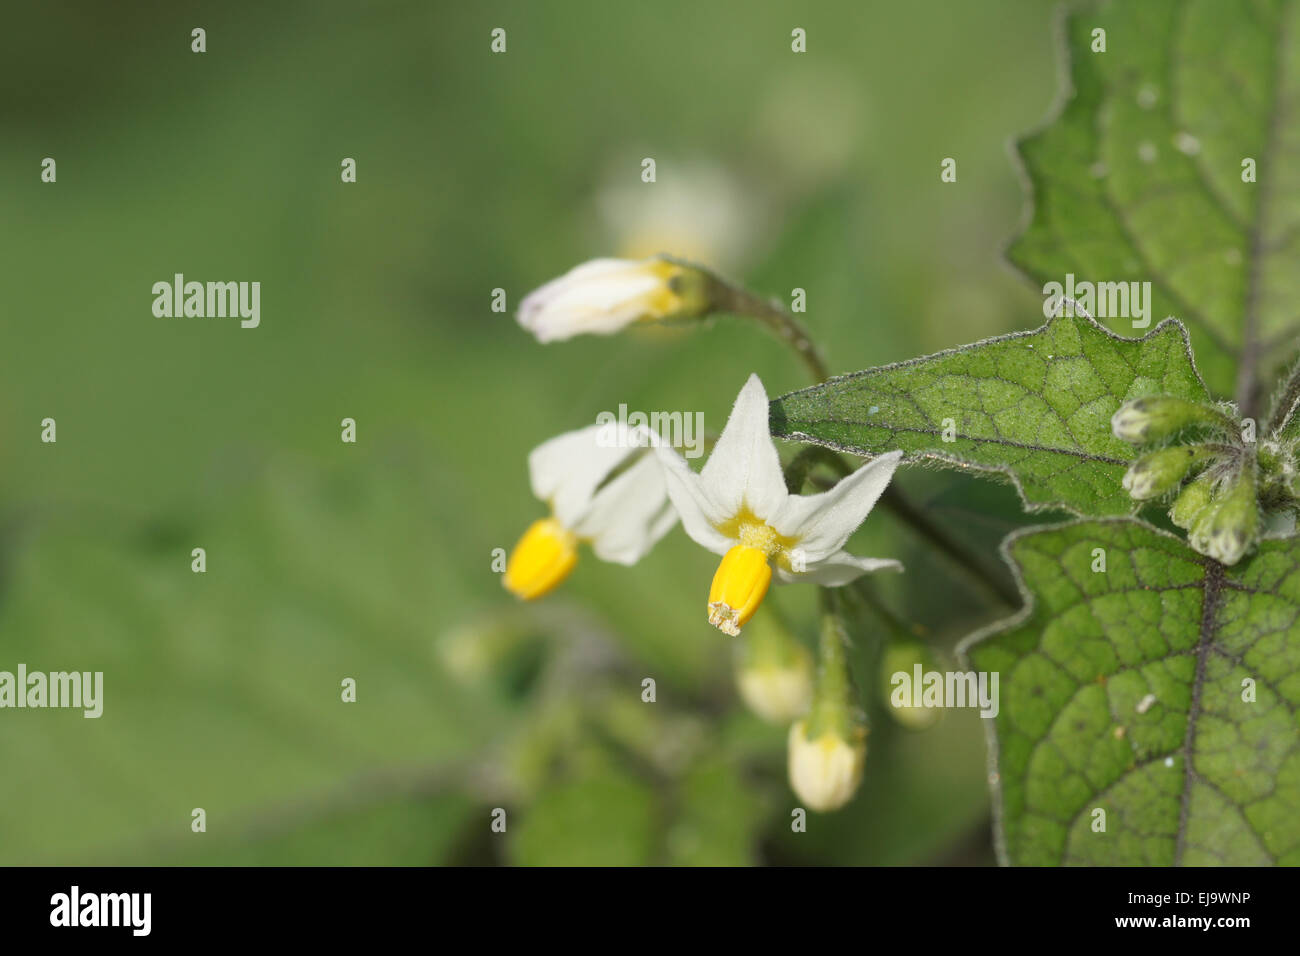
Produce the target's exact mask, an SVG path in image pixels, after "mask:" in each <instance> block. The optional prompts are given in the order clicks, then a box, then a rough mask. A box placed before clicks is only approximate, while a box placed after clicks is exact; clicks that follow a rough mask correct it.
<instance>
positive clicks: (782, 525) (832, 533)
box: [768, 451, 903, 567]
mask: <svg viewBox="0 0 1300 956" xmlns="http://www.w3.org/2000/svg"><path fill="white" fill-rule="evenodd" d="M902 457H903V453H902V452H901V451H891V452H889V454H887V455H881V456H880V457H878V458H874V459H872V460H871V461H869V462H867V464H865V465H863V466H862V467H861V468H859V469H858V470H857V471H855V472H854V473H853V474H851V475H849V476H848V477H847V478H843V479H841V480H840V482H839V483H838V484H837V485H836V486H835V487H834V488H832V489H831V490H830V491H824V492H822V493H821V494H819V495H806V496H800V495H791V496H790V497H789V498H787V499H786V501H785V503H784V505H783V507H782V508H781V510H780V511H779V512H778V513H777V514H776V515H775V516H773V517H772V518H769V519H768V523H769V524H771V525H772V527H773V528H775V529H776V530H777V532H778V533H779V534H782V535H785V536H786V537H788V538H795V539H796V540H797V541H798V547H799V549H800V550H801V551H802V552H803V558H804V561H805V562H807V564H808V566H809V567H812V566H813V565H814V564H816V563H817V562H818V561H821V560H822V559H823V558H825V557H826V556H828V555H830V554H834V553H835V552H836V551H839V550H840V549H841V548H843V547H844V543H845V542H846V541H848V540H849V535H851V534H853V532H854V531H855V530H857V527H858V525H860V524H862V522H863V521H864V520H865V519H866V517H867V514H868V513H870V511H871V509H872V508H873V507H874V506H875V504H876V502H877V501H878V500H879V498H880V496H881V494H882V493H884V490H885V487H886V486H887V485H888V484H889V479H890V478H892V477H893V475H894V469H895V468H897V467H898V462H899V459H901V458H902Z"/></svg>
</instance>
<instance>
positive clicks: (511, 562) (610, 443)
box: [503, 424, 677, 601]
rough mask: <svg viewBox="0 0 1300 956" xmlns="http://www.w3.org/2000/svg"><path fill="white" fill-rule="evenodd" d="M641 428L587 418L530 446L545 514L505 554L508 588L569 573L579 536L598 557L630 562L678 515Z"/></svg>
mask: <svg viewBox="0 0 1300 956" xmlns="http://www.w3.org/2000/svg"><path fill="white" fill-rule="evenodd" d="M653 440H654V439H653V436H651V434H650V432H649V431H647V430H646V429H643V428H638V429H630V428H628V427H626V426H625V425H622V424H618V425H611V424H602V425H591V426H588V427H587V428H583V429H580V430H578V431H573V432H567V433H565V434H563V435H559V436H557V437H555V438H552V439H550V440H549V441H547V442H544V443H543V444H541V445H539V446H538V447H537V448H535V449H533V451H532V453H531V454H529V456H528V473H529V477H530V480H531V483H532V489H533V494H534V495H536V496H537V497H538V498H539V499H541V500H542V501H545V502H547V503H548V504H549V505H550V508H551V514H550V517H547V518H540V519H538V520H537V521H534V522H533V523H532V525H531V526H530V527H529V528H528V530H527V531H525V532H524V535H523V537H522V538H520V539H519V543H518V544H517V545H515V548H514V550H513V551H512V552H511V553H510V558H509V559H508V560H507V562H506V572H505V576H504V579H503V583H504V584H505V586H506V588H507V590H509V591H511V592H512V593H514V594H515V595H516V596H518V597H520V598H522V599H524V600H529V601H530V600H533V599H534V598H538V597H541V596H542V595H544V594H546V593H548V592H550V591H551V590H553V589H554V588H555V587H556V586H557V585H558V584H559V583H560V582H561V581H563V580H564V579H565V578H566V577H568V575H569V572H570V571H572V570H573V566H574V565H575V564H576V563H577V561H578V543H579V542H580V541H586V542H588V543H589V544H590V545H591V549H592V550H593V551H594V552H595V553H596V557H598V558H600V559H601V560H602V561H612V562H614V563H616V564H635V563H636V562H637V561H638V560H640V559H641V558H642V557H643V556H644V555H645V554H646V552H648V551H649V550H650V549H651V548H652V547H653V546H654V544H655V542H657V541H658V540H659V539H660V538H662V537H663V536H664V535H665V534H667V533H668V531H669V530H670V529H671V528H672V527H673V525H675V524H676V523H677V515H676V513H675V512H674V511H673V509H672V506H671V505H670V504H669V502H668V497H667V492H666V490H665V487H664V478H663V469H662V467H661V466H660V464H659V462H658V460H657V459H656V458H655V456H654V455H653V454H652V453H651V452H650V450H649V448H648V447H647V446H648V445H650V444H651V443H652V442H653Z"/></svg>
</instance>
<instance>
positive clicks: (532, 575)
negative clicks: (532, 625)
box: [502, 518, 578, 601]
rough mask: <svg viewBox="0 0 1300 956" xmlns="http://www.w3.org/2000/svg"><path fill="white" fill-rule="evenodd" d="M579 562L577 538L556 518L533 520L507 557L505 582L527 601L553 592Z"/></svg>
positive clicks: (510, 589)
mask: <svg viewBox="0 0 1300 956" xmlns="http://www.w3.org/2000/svg"><path fill="white" fill-rule="evenodd" d="M577 563H578V538H577V535H575V534H574V533H573V532H572V531H570V530H569V529H568V528H566V527H564V525H562V524H560V522H558V521H556V520H555V519H554V518H541V519H539V520H537V521H534V522H533V523H532V524H531V525H529V526H528V530H527V531H525V532H524V536H523V537H522V538H520V539H519V543H518V544H516V545H515V549H514V550H513V551H512V552H510V558H509V559H508V560H507V561H506V573H505V576H504V577H503V578H502V583H503V584H504V585H505V586H506V590H508V591H510V592H511V593H513V594H514V595H515V596H516V597H518V598H521V599H522V600H525V601H532V600H534V599H536V598H539V597H541V596H542V595H544V594H548V593H550V592H551V591H552V590H554V589H555V588H556V586H557V585H559V583H560V582H561V581H563V580H564V579H565V578H567V577H568V576H569V572H570V571H572V570H573V566H574V565H575V564H577Z"/></svg>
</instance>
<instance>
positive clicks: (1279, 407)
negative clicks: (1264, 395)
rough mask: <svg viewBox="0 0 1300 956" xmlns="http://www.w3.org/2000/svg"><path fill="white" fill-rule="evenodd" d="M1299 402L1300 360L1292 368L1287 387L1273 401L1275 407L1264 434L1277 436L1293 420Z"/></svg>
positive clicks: (1269, 416)
mask: <svg viewBox="0 0 1300 956" xmlns="http://www.w3.org/2000/svg"><path fill="white" fill-rule="evenodd" d="M1297 402H1300V362H1297V363H1296V364H1295V367H1294V368H1292V369H1291V374H1290V375H1289V376H1287V380H1286V385H1285V387H1283V389H1282V391H1281V393H1280V394H1279V395H1278V397H1277V399H1276V400H1275V401H1274V402H1273V407H1272V409H1271V410H1270V411H1269V414H1268V425H1267V426H1266V427H1265V428H1264V434H1265V435H1268V436H1269V437H1270V438H1273V437H1276V436H1277V434H1278V432H1280V431H1281V430H1282V429H1283V428H1285V427H1286V426H1287V423H1288V422H1290V421H1291V416H1292V415H1293V414H1294V412H1295V407H1296V403H1297Z"/></svg>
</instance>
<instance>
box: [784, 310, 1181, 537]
mask: <svg viewBox="0 0 1300 956" xmlns="http://www.w3.org/2000/svg"><path fill="white" fill-rule="evenodd" d="M1157 393H1163V394H1169V395H1178V396H1182V397H1185V398H1190V399H1195V400H1198V401H1199V400H1204V399H1205V398H1206V397H1207V395H1206V391H1205V386H1204V384H1203V383H1202V382H1201V380H1200V377H1199V376H1198V374H1197V372H1196V368H1195V365H1194V364H1193V362H1192V357H1191V353H1190V352H1189V350H1188V344H1187V334H1186V331H1185V330H1184V329H1183V328H1182V326H1181V325H1179V324H1178V323H1177V322H1162V323H1161V324H1160V325H1159V326H1157V327H1156V328H1155V329H1153V330H1152V331H1151V333H1150V334H1149V335H1147V336H1146V337H1145V338H1142V339H1126V338H1121V337H1119V336H1117V335H1114V334H1113V333H1111V332H1109V331H1107V330H1106V329H1104V328H1102V327H1101V326H1100V325H1098V324H1097V323H1096V322H1093V321H1092V320H1090V319H1086V318H1071V317H1062V318H1056V319H1051V320H1049V321H1048V323H1047V324H1046V325H1044V326H1043V327H1042V328H1040V329H1036V330H1034V331H1032V332H1021V333H1016V334H1013V335H1006V336H1001V337H999V338H993V339H987V340H985V341H983V342H977V343H975V344H974V345H968V346H966V347H964V348H960V349H953V350H950V351H946V352H939V353H937V354H935V355H929V356H925V357H923V358H919V359H915V360H913V361H910V362H900V363H898V364H897V365H886V366H884V367H882V368H876V369H868V370H866V371H863V372H856V373H854V374H851V375H844V376H841V377H839V378H834V379H831V380H830V381H829V382H826V383H825V384H823V385H817V386H814V387H812V388H807V389H804V390H802V391H798V392H792V393H790V394H789V395H783V396H781V397H780V398H777V399H775V400H774V401H773V402H772V410H771V426H772V434H773V435H776V436H777V437H780V438H788V439H795V440H799V441H807V442H813V443H815V444H819V445H827V446H829V447H831V448H837V449H839V450H841V451H848V452H852V453H853V454H858V455H878V454H881V453H882V452H887V451H890V450H892V449H895V448H901V449H902V450H903V451H904V452H905V453H906V457H905V460H910V461H916V460H929V461H935V462H938V463H940V464H945V465H950V466H955V467H959V468H963V469H971V468H973V469H978V470H981V471H988V472H1000V473H1002V474H1005V475H1006V476H1007V477H1008V478H1010V479H1011V480H1012V481H1013V482H1014V483H1015V485H1016V487H1017V488H1018V489H1019V490H1020V494H1021V497H1022V499H1023V500H1024V503H1025V506H1026V507H1027V508H1028V509H1029V510H1031V511H1037V510H1041V509H1044V508H1062V509H1065V510H1068V511H1071V512H1074V513H1076V514H1082V515H1115V514H1127V513H1131V512H1132V511H1133V510H1134V508H1135V504H1134V502H1133V501H1132V499H1130V498H1129V496H1128V494H1127V493H1126V492H1125V491H1124V490H1123V488H1121V487H1120V480H1121V478H1122V476H1123V474H1124V470H1125V468H1126V467H1127V466H1128V463H1129V461H1130V460H1131V459H1132V457H1133V450H1132V447H1131V446H1130V445H1127V444H1125V443H1124V442H1122V441H1120V440H1119V439H1117V438H1115V436H1114V435H1112V434H1111V430H1110V417H1111V415H1113V414H1114V412H1115V410H1116V409H1117V408H1119V406H1120V405H1121V404H1122V403H1123V402H1124V401H1126V400H1128V399H1130V398H1135V397H1137V396H1139V395H1150V394H1157ZM946 426H947V427H949V428H951V433H950V437H952V438H953V440H952V441H945V440H944V438H945V427H946Z"/></svg>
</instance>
